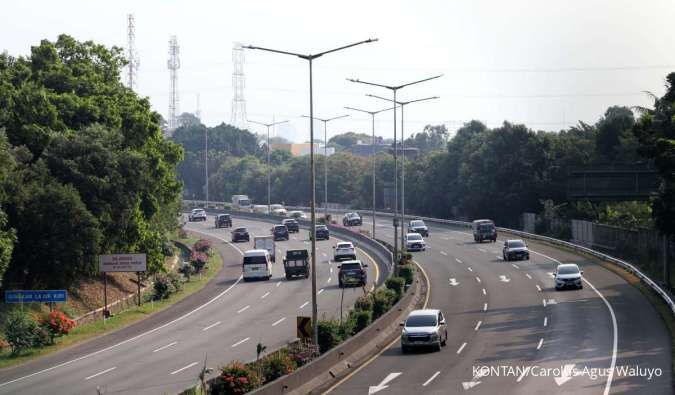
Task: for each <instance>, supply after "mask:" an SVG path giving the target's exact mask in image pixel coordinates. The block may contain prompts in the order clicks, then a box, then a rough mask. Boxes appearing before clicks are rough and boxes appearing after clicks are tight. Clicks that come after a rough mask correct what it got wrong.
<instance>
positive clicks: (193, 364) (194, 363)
mask: <svg viewBox="0 0 675 395" xmlns="http://www.w3.org/2000/svg"><path fill="white" fill-rule="evenodd" d="M198 363H199V362H192V363H191V364H189V365H185V366H183V367H182V368H180V369H178V370H174V371H173V372H171V374H177V373H180V372H182V371H183V370H185V369H190V368H191V367H193V366H195V365H196V364H198Z"/></svg>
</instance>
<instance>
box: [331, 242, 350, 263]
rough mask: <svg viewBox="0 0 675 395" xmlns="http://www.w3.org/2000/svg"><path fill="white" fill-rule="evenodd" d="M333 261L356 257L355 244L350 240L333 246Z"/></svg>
mask: <svg viewBox="0 0 675 395" xmlns="http://www.w3.org/2000/svg"><path fill="white" fill-rule="evenodd" d="M333 249H334V250H335V251H333V261H335V262H341V261H346V260H354V259H356V250H355V249H354V245H353V244H352V243H350V242H348V241H345V242H340V243H337V244H336V245H335V246H333Z"/></svg>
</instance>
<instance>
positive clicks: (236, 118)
mask: <svg viewBox="0 0 675 395" xmlns="http://www.w3.org/2000/svg"><path fill="white" fill-rule="evenodd" d="M232 95H233V96H232V119H231V120H230V123H231V124H232V125H233V126H236V127H238V128H240V129H243V128H245V127H246V100H244V49H243V48H242V47H241V44H240V43H236V42H235V43H234V45H233V46H232Z"/></svg>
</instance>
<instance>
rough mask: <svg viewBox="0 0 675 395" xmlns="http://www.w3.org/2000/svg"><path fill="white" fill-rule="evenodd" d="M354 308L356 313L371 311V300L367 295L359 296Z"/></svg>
mask: <svg viewBox="0 0 675 395" xmlns="http://www.w3.org/2000/svg"><path fill="white" fill-rule="evenodd" d="M354 308H355V309H356V311H372V310H373V299H372V298H371V297H370V296H369V295H365V296H359V297H358V298H356V302H354Z"/></svg>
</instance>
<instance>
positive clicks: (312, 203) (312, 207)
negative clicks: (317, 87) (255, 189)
mask: <svg viewBox="0 0 675 395" xmlns="http://www.w3.org/2000/svg"><path fill="white" fill-rule="evenodd" d="M375 41H377V39H376V38H375V39H368V40H364V41H359V42H357V43H353V44H349V45H345V46H342V47H339V48H334V49H331V50H328V51H324V52H320V53H318V54H315V55H311V54H310V55H305V54H299V53H294V52H287V51H279V50H276V49H269V48H262V47H256V46H252V45H248V46H245V47H244V48H247V49H257V50H261V51H267V52H274V53H278V54H282V55H290V56H296V57H299V58H300V59H304V60H306V61H307V62H308V63H309V117H310V122H309V140H310V141H311V142H312V144H310V150H309V161H310V180H309V186H310V204H309V206H310V211H311V216H310V220H311V225H310V235H312V237H311V242H312V341H313V343H314V345H315V346H318V345H319V326H318V321H317V318H318V317H317V314H318V309H317V304H316V237H314V236H315V235H316V207H315V203H316V193H315V191H314V144H313V143H314V122H312V120H313V119H314V100H313V99H314V96H313V95H314V93H313V89H312V61H313V60H314V59H316V58H318V57H321V56H323V55H326V54H328V53H331V52H337V51H340V50H343V49H347V48H351V47H354V46H357V45H361V44H367V43H372V42H375Z"/></svg>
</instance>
